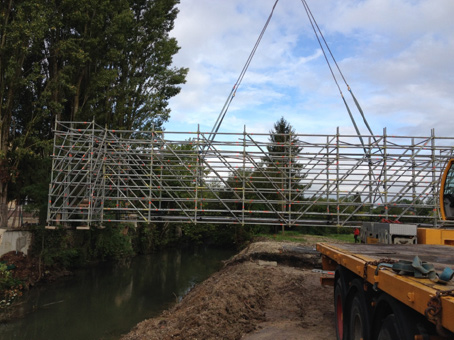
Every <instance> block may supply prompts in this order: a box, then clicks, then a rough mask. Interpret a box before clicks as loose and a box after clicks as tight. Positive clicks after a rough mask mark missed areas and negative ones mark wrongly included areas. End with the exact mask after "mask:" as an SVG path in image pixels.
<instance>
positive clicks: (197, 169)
mask: <svg viewBox="0 0 454 340" xmlns="http://www.w3.org/2000/svg"><path fill="white" fill-rule="evenodd" d="M199 143H200V124H197V148H196V150H197V152H198V150H199ZM196 157H197V160H196V164H195V174H194V175H195V197H194V224H197V205H198V203H199V202H198V198H199V185H200V186H201V181H200V179H201V177H202V172H201V170H202V169H201V168H200V167H199V155H196Z"/></svg>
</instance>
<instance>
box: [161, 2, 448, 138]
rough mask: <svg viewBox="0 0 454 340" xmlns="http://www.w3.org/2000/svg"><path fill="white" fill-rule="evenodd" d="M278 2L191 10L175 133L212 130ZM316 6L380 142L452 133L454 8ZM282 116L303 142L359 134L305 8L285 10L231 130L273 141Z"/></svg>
mask: <svg viewBox="0 0 454 340" xmlns="http://www.w3.org/2000/svg"><path fill="white" fill-rule="evenodd" d="M274 2H275V0H248V1H244V0H228V1H226V0H184V1H182V3H181V4H180V6H179V8H180V14H179V16H178V18H177V20H176V23H175V30H174V31H173V32H172V35H173V36H175V37H176V38H177V40H178V42H179V44H180V46H181V50H180V52H179V53H178V54H177V55H176V56H175V58H174V63H175V65H176V66H184V67H189V69H190V71H189V75H188V78H187V84H185V85H184V86H183V87H182V91H181V93H180V94H179V95H178V96H177V97H175V98H173V99H172V100H171V102H170V105H171V109H172V113H171V119H170V122H169V123H168V124H167V129H168V130H175V129H178V128H181V127H182V126H185V127H186V126H188V125H193V126H195V127H196V126H197V124H200V126H201V129H202V130H205V131H209V130H211V127H212V125H213V124H214V122H215V120H216V118H217V116H218V114H219V112H220V111H221V108H222V106H223V105H224V102H225V100H226V99H227V96H228V94H229V92H230V90H231V89H232V86H233V85H234V83H235V81H236V79H237V77H238V75H239V74H240V71H241V70H242V68H243V66H244V63H245V62H246V60H247V58H248V56H249V53H250V51H251V50H252V47H253V46H254V44H255V42H256V39H257V37H258V34H259V33H260V31H261V29H262V27H263V25H264V24H265V21H266V19H267V17H268V15H269V13H270V11H271V8H272V6H273V4H274ZM307 2H308V4H309V6H311V10H312V13H313V14H314V16H315V18H316V20H317V22H318V24H319V26H320V28H321V29H322V31H323V33H324V35H325V38H326V39H327V41H328V42H329V44H330V48H331V50H332V51H333V52H334V54H335V57H336V59H337V61H338V63H339V65H340V67H341V69H342V71H343V73H344V75H345V77H346V78H347V81H348V82H349V84H350V86H351V87H352V89H353V91H354V93H355V95H356V97H357V98H358V100H359V102H360V103H361V105H362V108H363V109H364V112H365V114H366V117H367V119H368V121H369V123H370V125H371V126H372V129H373V130H374V131H375V132H376V133H381V132H382V130H383V128H384V127H387V129H388V132H389V133H403V134H408V133H410V132H411V133H412V134H416V135H428V134H429V133H430V129H431V128H435V129H436V131H437V134H438V135H448V136H449V135H450V134H452V124H451V125H450V122H451V121H452V119H451V116H452V114H453V111H454V96H452V93H454V76H453V71H454V68H453V66H452V60H454V35H453V34H452V32H453V31H454V21H453V20H452V19H451V17H450V15H451V14H452V13H454V2H453V1H451V0H419V1H417V0H414V1H410V0H361V1H360V0H345V1H313V0H307ZM336 75H337V73H336ZM338 81H339V83H340V86H341V88H342V91H343V93H344V96H345V97H346V98H347V99H348V103H349V105H350V107H351V109H352V111H355V108H354V104H353V102H352V101H351V99H350V96H349V95H348V91H347V89H346V88H345V86H344V85H343V84H342V81H341V79H340V78H338ZM354 114H355V117H357V119H358V125H360V126H361V131H362V132H366V130H365V128H364V125H363V124H362V122H361V119H360V118H359V114H358V113H357V112H355V113H354ZM282 115H283V116H284V117H285V118H286V119H287V120H288V121H289V122H290V123H291V124H292V125H293V126H294V127H295V128H296V130H297V131H298V132H300V133H311V132H317V133H335V128H336V126H341V128H342V130H341V132H344V131H345V132H354V130H353V128H352V124H351V122H350V119H349V117H348V113H347V111H346V109H345V106H344V104H343V102H342V99H341V97H340V95H339V92H338V89H337V87H336V85H335V83H334V81H333V79H332V77H331V74H330V71H329V69H328V67H327V65H326V63H325V60H324V57H323V55H322V53H321V50H320V47H319V46H318V43H317V41H316V39H315V37H314V34H313V32H312V28H311V27H310V24H309V21H308V18H307V16H306V13H305V11H304V8H303V6H302V4H301V1H300V0H286V1H284V0H281V1H280V2H279V3H278V5H277V7H276V10H275V13H274V16H273V18H272V19H271V22H270V24H269V27H268V29H267V31H266V33H265V36H264V37H263V40H262V42H261V44H260V46H259V48H258V50H257V53H256V55H255V57H254V59H253V60H252V62H251V65H250V69H249V70H248V72H247V73H246V75H245V77H244V80H243V83H242V85H241V87H240V88H239V90H238V92H237V94H236V97H235V98H234V100H233V102H232V105H231V108H230V110H229V112H228V113H227V116H226V119H225V121H224V123H223V125H222V127H221V130H222V131H238V132H241V131H242V130H243V125H244V124H246V125H247V128H248V130H249V129H250V130H251V131H252V130H255V131H260V132H268V131H269V130H270V129H271V128H272V125H273V123H274V122H275V121H276V120H277V119H279V118H280V117H281V116H282Z"/></svg>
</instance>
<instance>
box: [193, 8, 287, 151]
mask: <svg viewBox="0 0 454 340" xmlns="http://www.w3.org/2000/svg"><path fill="white" fill-rule="evenodd" d="M278 2H279V0H276V1H275V3H274V5H273V8H272V9H271V13H270V15H269V16H268V19H267V20H266V22H265V25H264V26H263V28H262V31H261V32H260V35H259V37H258V38H257V41H256V42H255V45H254V47H253V48H252V51H251V53H250V54H249V57H248V58H247V60H246V63H245V64H244V66H243V69H242V70H241V73H240V75H239V76H238V79H237V80H236V82H235V84H234V85H233V88H232V90H231V91H230V94H229V96H228V97H227V100H226V101H225V103H224V106H223V107H222V109H221V112H220V114H219V116H218V118H217V119H216V122H215V123H214V126H213V128H212V129H211V132H210V135H209V137H208V144H206V145H204V146H203V148H202V150H201V154H202V156H203V155H204V154H205V153H206V151H207V150H208V149H209V148H210V147H211V145H212V143H213V140H214V138H215V137H216V134H217V133H218V131H219V128H220V127H221V124H222V122H223V120H224V118H225V115H226V114H227V111H228V109H229V107H230V104H231V102H232V100H233V98H234V97H235V94H236V91H237V90H238V87H239V86H240V84H241V82H242V81H243V78H244V75H245V74H246V71H247V70H248V68H249V65H250V64H251V61H252V59H253V57H254V55H255V52H256V51H257V48H258V46H259V44H260V42H261V41H262V38H263V36H264V34H265V31H266V29H267V27H268V24H269V23H270V21H271V18H272V16H273V13H274V9H275V8H276V5H277V3H278Z"/></svg>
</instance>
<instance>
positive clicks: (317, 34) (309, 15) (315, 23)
mask: <svg viewBox="0 0 454 340" xmlns="http://www.w3.org/2000/svg"><path fill="white" fill-rule="evenodd" d="M301 3H302V4H303V6H304V9H305V10H306V14H307V16H308V18H309V21H310V23H311V26H312V29H313V30H314V33H315V36H316V38H317V41H318V43H319V45H320V48H321V50H322V52H323V56H324V57H325V60H326V63H327V64H328V67H329V69H330V71H331V75H332V76H333V79H334V82H335V83H336V85H337V88H338V89H339V93H340V95H341V97H342V100H343V101H344V104H345V107H346V108H347V112H348V114H349V116H350V119H351V121H352V123H353V126H354V128H355V130H356V133H357V135H358V138H359V140H360V142H361V145H362V147H363V150H364V155H365V156H366V157H367V159H368V163H369V165H372V160H371V155H370V153H369V152H367V149H366V146H365V144H364V140H363V138H362V136H361V133H360V131H359V129H358V126H357V124H356V122H355V119H354V117H353V115H352V113H351V111H350V108H349V106H348V104H347V101H346V100H345V98H344V95H343V93H342V91H341V89H340V87H339V83H338V82H337V79H336V76H335V75H334V72H333V70H332V68H331V64H330V62H329V60H328V57H327V55H326V52H325V49H324V48H323V45H322V43H321V41H320V38H319V34H320V36H321V37H322V39H323V42H324V44H325V46H326V48H327V49H328V50H329V52H330V55H331V58H332V59H333V61H334V63H335V64H336V67H337V69H338V71H339V73H340V74H341V76H342V79H343V80H344V83H345V85H346V86H347V88H348V90H349V92H350V93H351V95H352V97H353V99H354V101H355V104H356V106H357V108H358V110H359V111H360V113H361V115H362V117H363V120H364V122H365V124H366V126H367V128H368V130H369V132H370V134H371V136H372V138H373V139H374V142H375V144H376V145H377V147H378V149H379V151H380V153H381V154H382V155H383V151H382V150H381V148H380V146H379V145H378V142H377V140H376V139H375V136H374V134H373V133H372V131H371V129H370V127H369V124H367V121H366V118H365V116H364V114H363V111H362V110H361V107H360V106H359V103H358V101H357V100H356V98H355V96H354V95H353V92H352V91H351V89H350V86H349V85H348V84H347V81H346V80H345V77H344V75H343V74H342V72H341V70H340V68H339V65H338V64H337V62H336V59H335V58H334V55H333V54H332V52H331V50H330V48H329V46H328V43H327V42H326V40H325V38H324V36H323V34H322V32H321V30H320V28H319V26H318V24H317V22H316V20H315V18H314V16H313V15H312V12H311V10H310V9H309V5H308V4H307V3H306V0H301ZM314 25H316V26H317V29H318V33H317V30H316V29H315V26H314ZM383 172H384V164H383V166H382V169H381V171H380V174H379V175H378V177H377V178H376V180H377V183H380V179H381V177H382V175H383ZM372 175H373V177H374V178H375V175H374V174H372ZM378 185H379V184H378ZM383 187H384V188H385V184H384V183H383ZM385 190H386V188H385ZM379 199H381V200H382V201H383V198H382V197H381V195H380V196H379ZM374 200H376V198H375V199H374Z"/></svg>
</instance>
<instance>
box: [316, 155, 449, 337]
mask: <svg viewBox="0 0 454 340" xmlns="http://www.w3.org/2000/svg"><path fill="white" fill-rule="evenodd" d="M440 215H441V217H442V219H443V220H451V219H454V160H453V159H451V160H450V161H449V162H448V165H447V167H446V170H445V171H444V173H443V175H442V178H441V186H440ZM391 227H392V226H391ZM386 228H387V229H389V227H386ZM375 239H376V240H378V239H380V237H379V236H377V237H376V238H375ZM381 239H386V240H388V238H381ZM410 240H411V241H410V242H406V243H405V242H388V243H389V244H381V243H376V244H330V243H319V244H317V250H318V251H319V252H320V253H321V254H322V265H323V269H324V270H327V271H334V273H335V274H334V276H329V277H322V279H321V281H322V284H330V285H332V286H333V287H334V311H335V316H336V334H337V339H338V340H360V339H362V340H426V339H454V278H453V277H454V247H453V246H454V229H448V228H439V229H437V228H417V241H416V242H414V241H413V239H410ZM396 243H405V244H396ZM415 243H417V244H415Z"/></svg>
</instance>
